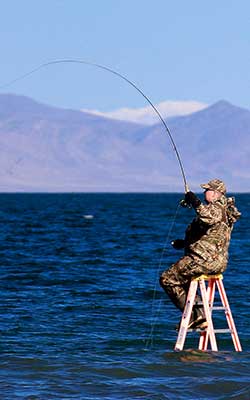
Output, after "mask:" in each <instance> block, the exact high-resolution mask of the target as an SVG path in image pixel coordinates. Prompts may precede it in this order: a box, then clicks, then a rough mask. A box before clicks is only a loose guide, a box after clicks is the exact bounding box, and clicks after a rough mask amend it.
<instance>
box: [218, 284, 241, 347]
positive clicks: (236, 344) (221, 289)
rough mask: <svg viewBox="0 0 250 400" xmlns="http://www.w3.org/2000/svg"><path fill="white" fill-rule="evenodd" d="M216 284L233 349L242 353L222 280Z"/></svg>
mask: <svg viewBox="0 0 250 400" xmlns="http://www.w3.org/2000/svg"><path fill="white" fill-rule="evenodd" d="M216 283H217V287H218V290H219V293H220V297H221V301H222V304H223V306H224V307H225V315H226V319H227V323H228V327H229V328H230V330H231V336H232V340H233V344H234V348H235V350H236V351H242V347H241V344H240V339H239V336H238V333H237V330H236V326H235V323H234V319H233V316H232V312H231V309H230V306H229V302H228V298H227V295H226V292H225V288H224V285H223V282H222V280H218V281H217V282H216Z"/></svg>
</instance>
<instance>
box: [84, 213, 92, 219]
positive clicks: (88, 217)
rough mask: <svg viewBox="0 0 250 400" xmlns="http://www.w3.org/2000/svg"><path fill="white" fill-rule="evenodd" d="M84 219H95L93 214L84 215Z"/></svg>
mask: <svg viewBox="0 0 250 400" xmlns="http://www.w3.org/2000/svg"><path fill="white" fill-rule="evenodd" d="M83 218H85V219H92V218H94V215H91V214H87V215H83Z"/></svg>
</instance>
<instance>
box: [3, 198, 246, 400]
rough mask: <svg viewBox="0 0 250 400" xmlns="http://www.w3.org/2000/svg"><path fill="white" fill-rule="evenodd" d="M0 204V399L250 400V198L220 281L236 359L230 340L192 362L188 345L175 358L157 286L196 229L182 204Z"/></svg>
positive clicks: (172, 319)
mask: <svg viewBox="0 0 250 400" xmlns="http://www.w3.org/2000/svg"><path fill="white" fill-rule="evenodd" d="M0 197H1V209H0V220H1V230H0V231H1V233H0V238H1V250H0V259H1V279H0V299H1V301H0V333H1V336H0V398H1V400H3V399H10V400H15V399H29V400H35V399H46V400H48V399H53V400H54V399H78V400H79V399H84V400H85V399H86V400H88V399H89V400H96V399H108V400H120V399H122V400H134V399H143V400H162V399H171V400H172V399H185V400H186V399H207V400H210V399H246V400H249V399H250V376H249V375H250V351H249V350H250V339H249V325H250V317H249V298H250V296H249V267H250V252H249V250H250V241H249V226H250V211H249V205H250V195H248V194H238V195H237V194H236V201H237V205H238V208H239V209H240V210H241V212H242V218H241V220H240V221H239V222H238V223H237V224H236V225H235V229H234V232H233V235H232V242H231V247H230V261H229V265H228V269H227V271H226V273H225V274H224V284H225V287H226V290H227V294H228V297H229V301H230V304H231V308H232V312H233V315H234V318H235V323H236V326H237V329H238V333H239V336H240V339H241V343H242V347H243V352H242V353H236V352H235V351H234V350H233V345H232V341H231V338H230V336H228V335H226V334H224V335H220V336H219V335H218V345H219V349H220V350H221V351H220V352H219V353H212V352H207V353H200V352H197V351H190V349H197V343H198V337H197V336H192V334H189V336H188V339H187V344H186V350H185V351H183V352H179V353H176V352H174V351H173V347H174V344H175V340H176V331H175V325H176V323H177V322H178V321H179V318H180V314H179V311H178V310H176V309H175V308H174V306H173V305H172V304H171V303H170V301H169V300H168V299H167V298H166V296H165V294H164V292H163V291H162V290H161V288H160V287H159V285H158V276H159V274H160V272H161V271H163V270H164V269H166V268H167V267H168V266H169V265H170V264H171V263H172V262H173V261H175V260H177V259H178V257H179V256H180V253H179V252H177V251H176V250H173V249H172V248H171V246H170V244H169V243H170V241H171V240H172V239H175V238H179V237H182V236H183V232H184V230H185V226H186V224H187V223H188V222H189V221H190V220H191V219H192V218H193V212H192V211H191V210H187V209H182V208H180V209H178V210H177V215H176V207H177V203H178V200H180V198H181V195H178V194H1V195H0ZM89 215H92V216H93V218H88V217H87V218H86V217H84V216H89ZM175 216H176V219H175V221H174V217H175ZM171 228H172V230H171ZM164 246H165V251H164V253H163V248H164ZM218 318H219V317H218ZM222 322H223V321H221V320H220V318H219V319H218V323H222Z"/></svg>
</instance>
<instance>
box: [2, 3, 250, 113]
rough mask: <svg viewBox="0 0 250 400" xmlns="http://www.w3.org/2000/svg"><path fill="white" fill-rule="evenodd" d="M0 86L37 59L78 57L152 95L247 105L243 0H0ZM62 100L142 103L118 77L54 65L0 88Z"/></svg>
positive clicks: (76, 104) (249, 22) (247, 13)
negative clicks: (109, 69) (102, 66)
mask: <svg viewBox="0 0 250 400" xmlns="http://www.w3.org/2000/svg"><path fill="white" fill-rule="evenodd" d="M0 26H1V41H0V53H1V79H0V85H1V84H4V83H5V82H8V81H9V80H11V79H13V78H15V77H16V76H19V75H22V74H23V73H25V72H27V71H29V70H31V69H33V68H34V67H36V66H37V65H40V64H42V63H44V62H47V61H50V60H54V59H61V58H78V59H86V60H89V61H92V62H96V63H100V64H103V65H106V66H108V67H111V68H112V69H115V70H116V71H118V72H120V73H122V74H124V75H125V76H126V77H128V78H129V79H130V80H132V81H133V82H134V83H135V84H136V85H138V86H139V87H140V88H141V89H142V90H143V91H144V92H145V94H146V95H148V96H149V97H150V99H151V100H152V101H153V102H154V103H159V102H161V101H164V100H195V101H200V102H204V103H209V104H211V103H214V102H216V101H217V100H220V99H225V100H228V101H230V102H232V103H233V104H236V105H239V106H242V107H246V108H248V109H250V96H249V82H250V79H249V78H250V2H249V1H247V0H246V1H244V0H239V1H230V0H227V1H226V0H220V1H218V0H217V1H215V0H210V1H198V0H196V1H193V0H189V1H184V0H183V1H178V0H177V1H172V0H171V1H169V0H155V1H149V0H126V1H125V0H91V1H90V0H71V1H70V0H43V1H35V0H22V1H19V0H8V2H7V1H2V2H1V24H0ZM2 92H9V93H18V94H23V95H27V96H30V97H33V98H35V99H37V100H39V101H42V102H45V103H48V104H52V105H57V106H61V107H68V108H77V109H79V108H88V109H91V108H93V109H98V110H101V111H109V110H114V109H117V108H120V107H132V108H133V107H144V106H145V100H144V99H143V98H142V97H141V96H140V95H139V94H138V93H137V92H136V91H135V90H134V89H132V88H131V87H130V86H128V85H127V84H126V83H125V82H123V81H121V80H120V79H119V78H117V77H115V76H113V75H111V74H109V73H107V72H105V71H101V70H97V69H95V68H92V67H88V66H83V65H62V64H61V65H57V66H50V67H48V68H47V69H43V70H41V71H39V72H38V73H36V74H34V75H33V76H31V77H29V78H28V79H26V80H23V81H20V82H17V83H15V84H14V85H12V86H10V87H8V88H6V89H4V90H2Z"/></svg>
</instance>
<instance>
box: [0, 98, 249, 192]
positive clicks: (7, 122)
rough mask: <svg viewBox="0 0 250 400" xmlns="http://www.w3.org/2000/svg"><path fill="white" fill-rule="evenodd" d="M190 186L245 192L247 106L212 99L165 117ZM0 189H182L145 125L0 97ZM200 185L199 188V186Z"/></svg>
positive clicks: (162, 139) (161, 140) (167, 154)
mask: <svg viewBox="0 0 250 400" xmlns="http://www.w3.org/2000/svg"><path fill="white" fill-rule="evenodd" d="M166 122H167V125H168V127H169V129H170V132H171V134H172V137H173V139H174V141H175V143H176V146H177V149H178V151H179V153H180V156H181V160H182V163H183V166H184V171H185V174H186V178H187V181H188V184H189V187H190V189H192V190H195V191H197V190H199V184H200V183H204V182H206V181H208V180H210V179H212V178H220V179H223V180H224V181H225V183H226V184H227V186H228V189H229V191H243V192H249V190H250V168H249V166H250V149H249V144H248V142H249V134H250V111H249V110H247V109H243V108H240V107H237V106H235V105H232V104H230V103H228V102H227V101H223V100H222V101H218V102H217V103H215V104H213V105H211V106H209V107H207V108H205V109H203V110H200V111H197V112H195V113H192V114H189V115H186V116H181V117H172V118H169V119H168V120H167V121H166ZM0 190H1V192H18V191H30V192H37V191H40V192H69V191H70V192H73V191H80V192H92V191H102V192H103V191H105V192H111V191H113V192H127V191H138V192H142V191H153V192H155V191H160V192H162V191H164V192H165V191H167V192H171V191H176V192H183V190H184V188H183V179H182V175H181V172H180V167H179V164H178V160H177V157H176V153H175V151H174V148H173V145H172V143H171V141H170V138H169V136H168V134H167V131H166V129H165V128H164V126H163V124H162V123H161V122H160V120H159V123H157V124H154V125H152V126H146V125H142V124H138V123H133V122H128V121H120V120H114V119H111V118H105V117H102V116H99V115H94V114H92V113H88V112H82V111H78V110H70V109H62V108H56V107H52V106H49V105H45V104H40V103H38V102H36V101H34V100H33V99H30V98H28V97H24V96H17V95H13V94H1V95H0ZM200 190H201V189H200Z"/></svg>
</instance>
